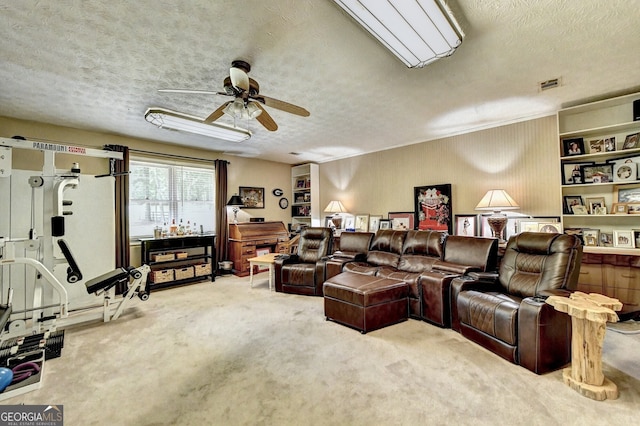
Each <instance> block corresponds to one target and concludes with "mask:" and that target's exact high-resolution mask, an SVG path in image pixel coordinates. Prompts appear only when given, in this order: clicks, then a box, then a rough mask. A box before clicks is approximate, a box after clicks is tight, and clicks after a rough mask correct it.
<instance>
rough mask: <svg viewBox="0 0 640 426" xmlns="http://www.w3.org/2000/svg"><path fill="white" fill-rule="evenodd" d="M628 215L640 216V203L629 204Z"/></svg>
mask: <svg viewBox="0 0 640 426" xmlns="http://www.w3.org/2000/svg"><path fill="white" fill-rule="evenodd" d="M627 213H628V214H640V203H627Z"/></svg>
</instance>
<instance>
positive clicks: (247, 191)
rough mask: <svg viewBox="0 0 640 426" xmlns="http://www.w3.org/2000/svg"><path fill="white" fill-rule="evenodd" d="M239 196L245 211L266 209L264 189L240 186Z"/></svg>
mask: <svg viewBox="0 0 640 426" xmlns="http://www.w3.org/2000/svg"><path fill="white" fill-rule="evenodd" d="M238 194H239V195H240V198H241V199H242V202H243V207H242V208H243V209H264V188H260V187H257V186H240V187H238Z"/></svg>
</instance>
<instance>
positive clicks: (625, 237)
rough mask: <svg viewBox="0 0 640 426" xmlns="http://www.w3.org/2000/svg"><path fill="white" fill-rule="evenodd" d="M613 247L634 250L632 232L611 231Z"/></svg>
mask: <svg viewBox="0 0 640 426" xmlns="http://www.w3.org/2000/svg"><path fill="white" fill-rule="evenodd" d="M613 246H614V247H617V248H634V247H635V239H634V238H633V231H631V230H630V229H629V230H614V231H613Z"/></svg>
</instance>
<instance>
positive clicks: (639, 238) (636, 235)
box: [631, 229, 640, 248]
mask: <svg viewBox="0 0 640 426" xmlns="http://www.w3.org/2000/svg"><path fill="white" fill-rule="evenodd" d="M631 232H632V233H633V241H634V244H635V248H640V229H632V230H631Z"/></svg>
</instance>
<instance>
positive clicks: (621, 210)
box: [611, 203, 629, 214]
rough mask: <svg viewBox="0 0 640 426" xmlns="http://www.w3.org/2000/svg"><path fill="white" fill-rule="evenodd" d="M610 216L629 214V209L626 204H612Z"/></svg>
mask: <svg viewBox="0 0 640 426" xmlns="http://www.w3.org/2000/svg"><path fill="white" fill-rule="evenodd" d="M611 213H612V214H627V213H629V207H627V203H613V207H611Z"/></svg>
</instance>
